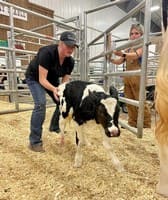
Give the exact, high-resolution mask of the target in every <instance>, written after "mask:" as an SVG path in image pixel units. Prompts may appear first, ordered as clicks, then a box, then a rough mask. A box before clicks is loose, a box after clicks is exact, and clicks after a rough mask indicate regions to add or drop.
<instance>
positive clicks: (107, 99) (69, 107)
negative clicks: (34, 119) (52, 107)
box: [59, 81, 123, 171]
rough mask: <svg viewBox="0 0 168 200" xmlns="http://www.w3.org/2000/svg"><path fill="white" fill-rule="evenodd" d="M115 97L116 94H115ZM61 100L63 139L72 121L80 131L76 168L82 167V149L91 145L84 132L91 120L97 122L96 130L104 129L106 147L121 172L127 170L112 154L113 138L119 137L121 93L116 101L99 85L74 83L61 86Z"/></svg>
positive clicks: (116, 97)
mask: <svg viewBox="0 0 168 200" xmlns="http://www.w3.org/2000/svg"><path fill="white" fill-rule="evenodd" d="M112 95H113V94H112ZM59 96H60V113H61V114H60V121H59V124H60V129H61V134H62V139H63V137H64V136H63V135H64V130H65V126H66V123H67V120H68V121H69V117H70V118H71V119H72V120H74V122H75V123H74V124H75V131H76V144H77V152H76V155H75V165H74V166H75V167H80V166H81V165H82V152H81V149H82V146H83V145H84V144H86V143H87V136H86V133H85V132H83V130H84V126H87V122H88V121H89V120H94V122H95V126H96V125H101V127H102V133H103V145H104V147H105V148H106V149H107V151H108V153H109V154H110V157H111V159H112V161H113V163H114V165H115V167H116V169H117V170H118V171H122V170H123V167H122V165H121V164H120V162H119V160H118V158H117V157H116V156H115V154H114V153H113V151H112V146H111V143H110V138H111V137H118V136H119V135H120V129H119V127H118V117H119V106H118V103H117V99H118V93H117V92H116V91H115V92H114V97H112V96H110V95H109V94H106V93H105V91H104V89H103V88H102V87H101V86H99V85H96V84H93V83H90V82H85V81H72V82H70V83H66V84H61V85H60V86H59Z"/></svg>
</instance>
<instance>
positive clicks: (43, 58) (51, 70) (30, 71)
mask: <svg viewBox="0 0 168 200" xmlns="http://www.w3.org/2000/svg"><path fill="white" fill-rule="evenodd" d="M39 65H41V66H42V67H44V68H45V69H47V70H48V74H47V80H48V81H49V82H50V83H51V84H52V85H54V86H58V84H59V77H63V76H64V75H66V74H68V75H70V74H71V72H72V70H73V68H74V59H73V58H72V57H71V56H70V57H66V58H65V59H64V62H63V64H62V65H60V62H59V55H58V45H56V44H53V45H49V46H45V47H42V48H40V49H39V51H38V53H37V56H35V57H34V59H33V60H32V61H31V62H30V64H29V66H28V68H27V70H26V74H25V75H26V78H27V77H32V78H34V79H35V80H36V81H38V82H39Z"/></svg>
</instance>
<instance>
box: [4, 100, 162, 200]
mask: <svg viewBox="0 0 168 200" xmlns="http://www.w3.org/2000/svg"><path fill="white" fill-rule="evenodd" d="M0 107H4V104H3V103H1V102H0ZM52 112H53V108H48V109H47V116H46V120H45V123H44V129H43V142H44V147H45V150H46V152H45V153H35V152H32V151H30V150H29V149H28V148H27V146H28V135H29V120H30V115H31V111H27V112H21V113H14V114H5V115H0V127H1V128H0V200H165V199H166V198H163V197H161V196H159V195H157V194H156V193H155V186H156V183H157V180H158V173H159V159H158V154H157V146H156V142H155V139H154V125H153V127H152V129H146V130H145V131H144V134H143V138H142V139H139V138H137V137H136V136H135V135H134V134H133V133H131V132H129V131H127V130H125V129H121V136H120V137H119V138H112V144H113V147H114V152H115V153H116V155H117V156H118V157H119V159H120V161H121V162H122V163H123V165H124V168H125V172H122V173H119V172H117V171H116V170H115V168H114V166H113V165H112V163H111V160H110V158H109V157H108V155H107V154H106V151H105V150H104V148H103V146H102V143H101V140H102V137H101V133H100V132H99V130H96V129H95V127H94V126H93V125H91V126H90V127H89V128H88V131H87V132H88V135H89V138H90V141H91V143H92V146H91V147H90V146H89V147H86V148H84V162H83V166H82V167H81V168H74V167H73V162H74V154H75V137H74V133H73V128H72V126H70V127H69V128H68V132H67V134H66V137H65V145H64V146H63V147H61V146H60V144H59V142H60V140H59V139H60V138H59V137H60V136H59V134H55V133H50V132H49V131H48V127H49V122H50V118H51V115H52Z"/></svg>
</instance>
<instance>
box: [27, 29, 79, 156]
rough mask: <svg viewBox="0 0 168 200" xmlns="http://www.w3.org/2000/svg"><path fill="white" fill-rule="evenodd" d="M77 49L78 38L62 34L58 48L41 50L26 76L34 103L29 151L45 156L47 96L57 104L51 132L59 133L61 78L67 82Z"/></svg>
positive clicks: (46, 47) (49, 47) (51, 46)
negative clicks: (43, 134) (44, 129)
mask: <svg viewBox="0 0 168 200" xmlns="http://www.w3.org/2000/svg"><path fill="white" fill-rule="evenodd" d="M75 47H78V44H77V41H76V37H75V35H74V34H73V33H72V32H69V31H66V32H63V33H62V34H61V36H60V41H59V44H58V45H56V44H53V45H49V46H45V47H42V48H40V49H39V51H38V53H37V55H36V56H35V57H34V59H33V60H32V61H31V62H30V64H29V66H28V68H27V70H26V73H25V76H26V82H27V84H28V86H29V89H30V91H31V94H32V96H33V100H34V104H35V105H34V110H33V112H32V116H31V125H30V135H29V141H30V145H29V148H30V149H31V150H33V151H36V152H43V151H44V149H43V143H42V125H43V122H44V120H45V114H46V96H45V93H46V92H47V93H48V94H49V95H50V96H51V98H52V99H53V101H54V102H55V103H56V110H55V112H54V114H53V117H52V120H51V124H50V128H49V130H50V131H56V132H59V124H58V121H59V108H58V105H57V104H58V99H59V97H58V88H57V87H58V85H59V78H60V77H62V83H63V82H68V81H69V79H70V74H71V72H72V70H73V68H74V59H73V58H72V56H71V55H72V53H73V51H74V50H75Z"/></svg>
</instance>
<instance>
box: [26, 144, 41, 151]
mask: <svg viewBox="0 0 168 200" xmlns="http://www.w3.org/2000/svg"><path fill="white" fill-rule="evenodd" d="M28 147H29V149H30V150H32V151H35V152H41V153H43V152H45V150H44V148H43V145H42V144H34V145H32V144H30V145H29V146H28Z"/></svg>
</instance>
